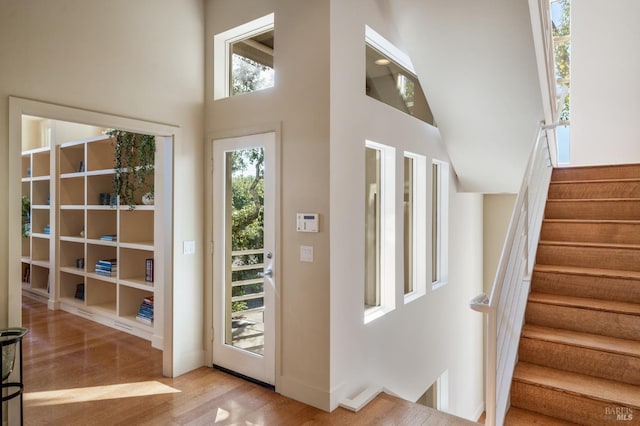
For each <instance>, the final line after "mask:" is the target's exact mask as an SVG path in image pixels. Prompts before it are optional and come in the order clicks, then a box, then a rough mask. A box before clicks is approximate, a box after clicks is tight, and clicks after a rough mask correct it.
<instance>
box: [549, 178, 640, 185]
mask: <svg viewBox="0 0 640 426" xmlns="http://www.w3.org/2000/svg"><path fill="white" fill-rule="evenodd" d="M611 182H625V183H626V182H640V177H626V178H625V177H621V178H602V179H573V180H552V181H551V185H562V184H567V183H568V184H575V183H611Z"/></svg>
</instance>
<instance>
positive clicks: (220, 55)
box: [213, 13, 275, 100]
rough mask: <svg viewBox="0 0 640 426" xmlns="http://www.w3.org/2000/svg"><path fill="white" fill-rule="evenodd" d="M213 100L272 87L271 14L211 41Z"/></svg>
mask: <svg viewBox="0 0 640 426" xmlns="http://www.w3.org/2000/svg"><path fill="white" fill-rule="evenodd" d="M213 70H214V71H213V72H214V75H213V89H214V96H213V97H214V99H216V100H217V99H222V98H226V97H229V96H235V95H240V94H243V93H251V92H255V91H257V90H263V89H267V88H269V87H273V86H274V84H275V68H274V14H273V13H271V14H269V15H266V16H263V17H262V18H258V19H255V20H253V21H251V22H247V23H246V24H243V25H240V26H238V27H235V28H232V29H230V30H227V31H225V32H222V33H220V34H217V35H216V36H215V37H214V52H213Z"/></svg>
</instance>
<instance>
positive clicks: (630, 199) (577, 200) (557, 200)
mask: <svg viewBox="0 0 640 426" xmlns="http://www.w3.org/2000/svg"><path fill="white" fill-rule="evenodd" d="M639 199H640V198H637V197H615V198H550V199H548V200H547V203H585V202H587V203H594V202H595V203H601V202H603V201H604V202H607V203H624V202H634V201H638V200H639Z"/></svg>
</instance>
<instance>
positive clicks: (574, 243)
mask: <svg viewBox="0 0 640 426" xmlns="http://www.w3.org/2000/svg"><path fill="white" fill-rule="evenodd" d="M539 245H548V246H564V247H597V248H611V249H630V250H640V244H623V243H591V242H583V241H552V240H540V241H539Z"/></svg>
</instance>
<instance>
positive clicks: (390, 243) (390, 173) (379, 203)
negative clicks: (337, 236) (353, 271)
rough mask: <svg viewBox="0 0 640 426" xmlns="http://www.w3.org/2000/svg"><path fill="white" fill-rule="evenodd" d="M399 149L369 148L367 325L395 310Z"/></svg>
mask: <svg viewBox="0 0 640 426" xmlns="http://www.w3.org/2000/svg"><path fill="white" fill-rule="evenodd" d="M394 157H395V149H394V148H392V147H389V146H386V145H381V144H378V143H375V142H370V141H367V143H366V147H365V188H364V193H365V197H364V198H365V199H364V201H365V217H364V226H365V241H364V243H365V250H364V255H365V271H364V309H365V318H364V321H365V323H367V322H369V321H372V320H373V319H375V318H378V317H379V316H381V315H384V314H385V313H386V312H388V311H389V310H391V309H393V308H394V307H395V303H394V297H395V290H394V282H395V279H394V278H395V264H394V262H395V245H394V241H395V212H394V210H395V195H394V194H395V191H394V179H395V167H394V164H395V163H394V161H395V158H394Z"/></svg>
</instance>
